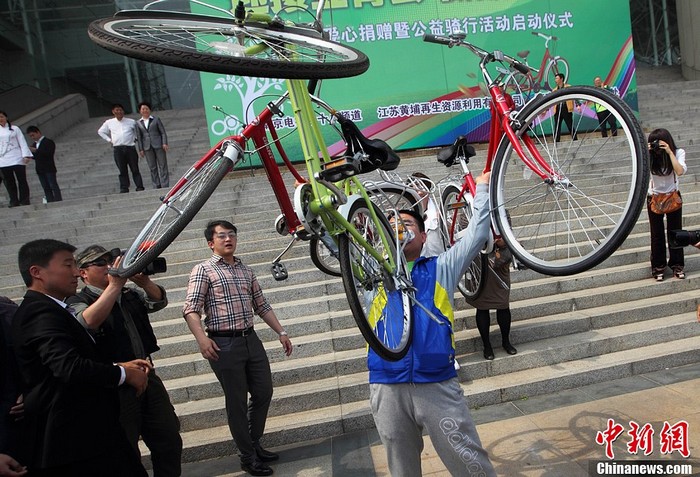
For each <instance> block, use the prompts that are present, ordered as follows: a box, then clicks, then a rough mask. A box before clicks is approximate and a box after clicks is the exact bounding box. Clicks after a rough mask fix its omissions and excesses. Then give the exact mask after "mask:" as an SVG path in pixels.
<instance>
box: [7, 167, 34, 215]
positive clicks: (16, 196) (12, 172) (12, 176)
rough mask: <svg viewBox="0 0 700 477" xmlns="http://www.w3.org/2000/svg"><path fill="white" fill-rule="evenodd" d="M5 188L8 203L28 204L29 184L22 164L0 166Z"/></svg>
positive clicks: (25, 169)
mask: <svg viewBox="0 0 700 477" xmlns="http://www.w3.org/2000/svg"><path fill="white" fill-rule="evenodd" d="M0 170H2V176H3V179H5V189H7V193H8V194H9V196H10V205H13V206H15V205H29V184H27V168H26V167H25V166H23V165H16V166H9V167H0Z"/></svg>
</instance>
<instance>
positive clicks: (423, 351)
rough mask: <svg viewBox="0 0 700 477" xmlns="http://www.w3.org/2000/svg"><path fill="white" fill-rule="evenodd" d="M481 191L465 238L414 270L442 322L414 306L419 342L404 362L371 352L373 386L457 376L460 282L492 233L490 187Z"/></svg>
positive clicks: (424, 298)
mask: <svg viewBox="0 0 700 477" xmlns="http://www.w3.org/2000/svg"><path fill="white" fill-rule="evenodd" d="M476 190H477V194H476V198H475V201H474V216H473V219H472V221H471V222H470V223H469V226H468V227H467V229H466V231H465V233H464V235H463V236H462V238H461V239H460V240H458V241H457V243H455V245H454V246H453V247H452V248H450V249H449V250H448V251H446V252H444V253H442V254H440V255H438V256H437V257H430V258H424V257H420V258H419V259H418V260H416V262H415V263H414V265H413V270H412V271H411V279H412V281H413V285H414V286H415V288H416V290H417V291H416V299H417V300H418V301H419V302H420V303H421V304H422V305H423V306H424V307H425V308H427V309H429V310H430V311H431V312H432V313H433V315H435V317H436V318H438V319H439V320H440V321H441V322H442V324H438V323H436V322H435V320H433V319H432V318H431V317H430V316H429V315H428V314H427V313H426V312H425V311H424V310H423V309H422V308H421V307H419V306H417V305H413V310H412V311H413V341H412V344H411V346H410V348H409V350H408V353H406V356H405V357H404V358H403V359H401V360H399V361H385V360H384V359H382V358H380V357H379V356H378V355H377V354H376V353H375V352H374V351H372V349H370V350H369V353H368V356H367V367H368V368H369V382H370V383H381V384H395V383H436V382H441V381H445V380H447V379H450V378H453V377H455V376H457V372H456V371H455V368H454V359H455V344H454V332H453V329H452V328H453V325H454V310H453V306H454V293H455V289H456V288H457V284H458V283H459V279H460V278H461V276H462V275H463V274H464V272H465V271H466V269H467V267H468V266H469V264H470V263H471V262H472V260H473V259H474V257H476V254H477V253H479V252H480V251H481V249H482V248H483V247H484V244H485V243H486V241H487V239H488V234H489V233H490V227H489V225H490V220H489V205H488V185H486V184H480V185H478V186H477V189H476Z"/></svg>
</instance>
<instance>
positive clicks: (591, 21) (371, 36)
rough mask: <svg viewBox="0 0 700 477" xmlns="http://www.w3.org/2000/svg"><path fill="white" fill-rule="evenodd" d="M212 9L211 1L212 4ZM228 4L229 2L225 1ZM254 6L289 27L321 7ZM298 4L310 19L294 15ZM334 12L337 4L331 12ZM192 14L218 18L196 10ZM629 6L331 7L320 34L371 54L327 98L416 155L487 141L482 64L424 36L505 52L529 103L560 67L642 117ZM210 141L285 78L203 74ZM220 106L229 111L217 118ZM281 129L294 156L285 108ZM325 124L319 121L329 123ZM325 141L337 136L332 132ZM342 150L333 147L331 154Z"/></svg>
mask: <svg viewBox="0 0 700 477" xmlns="http://www.w3.org/2000/svg"><path fill="white" fill-rule="evenodd" d="M210 3H214V4H216V2H210ZM219 3H220V5H219V6H221V7H223V8H230V7H231V5H230V3H229V2H228V1H219ZM244 3H245V4H246V6H247V8H248V9H249V10H250V9H252V10H254V11H256V12H260V13H269V14H274V13H276V12H281V13H280V16H282V17H283V18H285V19H289V20H292V21H302V22H308V21H310V20H311V13H309V12H313V11H315V8H316V6H317V3H316V2H312V1H309V0H272V1H267V0H246V1H245V2H244ZM297 7H302V8H304V9H307V10H308V11H304V10H299V8H297ZM329 7H332V8H329ZM191 8H192V11H193V12H197V13H206V14H213V12H212V11H211V10H210V9H203V8H202V7H200V6H198V5H195V4H192V7H191ZM629 18H630V14H629V3H628V2H627V1H623V0H587V1H585V2H581V1H576V2H573V1H565V0H368V1H364V0H333V1H332V2H331V1H330V0H329V2H328V4H327V5H326V10H325V12H324V18H323V21H324V26H325V28H326V31H327V32H328V33H329V34H330V38H331V40H334V41H338V42H341V43H346V44H349V45H351V46H353V47H355V48H357V49H359V50H361V51H363V52H364V53H365V54H367V56H368V57H369V58H370V68H369V70H368V71H367V72H366V73H364V74H363V75H361V76H358V77H354V78H347V79H339V80H326V81H324V82H323V85H322V88H321V92H320V97H321V98H322V99H323V100H324V101H326V102H328V103H329V104H331V105H332V106H333V107H334V108H336V109H338V110H341V111H343V114H346V115H347V116H348V117H350V118H351V119H353V120H354V121H356V122H357V123H358V124H359V125H360V127H361V128H363V131H364V133H365V134H366V135H367V136H368V137H375V138H380V139H384V140H385V141H387V142H388V143H389V144H390V145H391V146H392V147H394V148H396V149H398V150H401V149H413V148H424V147H433V146H440V145H444V144H449V143H451V142H452V141H453V140H454V139H455V138H456V137H457V136H459V135H466V136H467V137H468V138H469V139H470V140H471V141H474V142H482V141H486V140H487V138H488V128H489V124H488V120H489V109H488V108H489V100H490V98H488V95H487V94H486V92H485V88H484V84H483V79H482V77H481V72H480V71H479V70H478V67H477V66H478V58H477V57H476V56H475V55H473V54H472V53H471V52H469V51H468V50H466V49H464V48H447V47H445V46H441V45H436V44H431V43H425V42H424V41H423V39H422V37H423V35H424V34H425V33H432V34H440V35H444V34H449V33H452V32H457V31H461V32H465V33H466V34H467V38H466V39H467V41H469V42H471V43H473V44H474V45H477V46H479V47H481V48H484V49H486V50H489V51H492V50H501V51H503V52H504V53H506V54H508V55H510V56H513V57H519V58H520V59H521V60H522V61H523V62H527V64H529V65H530V66H532V67H534V68H537V69H538V70H539V72H538V73H533V77H532V79H531V81H532V85H533V87H532V88H531V89H530V91H528V92H525V93H523V94H522V95H517V96H516V97H515V100H516V104H522V103H523V102H524V101H527V99H528V98H529V97H531V96H532V95H534V94H546V92H547V91H548V90H549V89H550V88H551V86H552V84H551V82H552V81H553V79H552V76H553V72H554V71H561V72H564V73H565V74H566V75H567V82H568V83H570V84H572V85H577V84H586V85H591V84H593V78H594V77H595V76H600V77H601V78H602V79H603V81H604V82H605V83H606V84H607V85H608V86H609V87H610V88H612V89H613V90H614V91H615V92H616V93H617V94H619V95H620V96H621V97H622V98H623V99H624V100H625V101H626V102H627V103H628V104H630V106H632V108H633V109H635V110H636V109H637V90H636V80H635V63H634V55H633V49H632V37H631V28H630V20H629ZM202 88H203V95H204V103H205V105H206V107H207V120H208V123H209V134H210V139H211V142H212V144H214V143H216V142H218V141H219V140H221V139H222V138H223V137H225V136H227V135H231V134H236V133H238V132H239V131H240V130H241V125H242V124H244V123H246V122H248V121H250V120H251V119H252V118H253V117H254V116H255V115H256V114H257V112H259V111H260V110H261V109H262V108H263V107H264V106H265V104H267V103H268V102H269V101H270V100H271V99H272V98H273V97H274V96H279V95H280V94H282V93H283V92H284V88H285V84H284V81H283V80H272V79H260V78H248V77H240V76H227V75H219V74H209V73H202ZM213 106H219V107H220V108H222V109H223V110H224V111H226V113H227V115H224V114H222V113H221V112H218V111H215V110H214V108H213ZM284 113H285V117H282V118H277V119H276V120H275V125H276V126H278V127H279V132H280V135H284V134H286V133H290V135H289V137H287V138H286V139H285V140H284V145H285V149H286V150H287V151H288V152H289V154H290V157H292V158H297V157H298V154H297V151H298V149H299V147H298V142H299V141H298V137H297V136H296V132H295V131H294V119H293V116H292V115H291V112H290V111H289V107H287V108H286V109H285V111H284ZM322 120H323V118H322ZM327 129H328V132H327V139H328V141H329V143H334V142H336V141H337V140H338V135H337V133H335V132H334V131H333V130H332V129H331V128H330V127H329V128H327ZM333 149H334V150H337V149H338V148H337V147H336V148H333Z"/></svg>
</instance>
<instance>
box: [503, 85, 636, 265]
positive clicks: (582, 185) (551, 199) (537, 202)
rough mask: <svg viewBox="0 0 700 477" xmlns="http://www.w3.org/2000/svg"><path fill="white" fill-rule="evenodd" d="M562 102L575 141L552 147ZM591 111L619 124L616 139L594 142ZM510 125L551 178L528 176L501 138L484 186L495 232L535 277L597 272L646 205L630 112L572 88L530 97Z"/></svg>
mask: <svg viewBox="0 0 700 477" xmlns="http://www.w3.org/2000/svg"><path fill="white" fill-rule="evenodd" d="M567 101H574V102H575V104H578V105H579V106H577V107H575V113H574V115H573V121H572V128H573V129H574V131H573V133H575V134H574V135H575V136H577V140H574V137H573V136H571V137H569V138H566V141H562V142H557V141H556V140H555V139H556V138H555V135H554V134H553V133H554V132H555V130H556V122H557V121H556V119H555V118H554V115H553V114H552V112H553V111H554V108H555V106H556V105H557V104H562V105H565V104H566V102H567ZM596 105H598V106H601V107H605V108H606V109H607V110H608V111H609V112H610V114H612V115H613V116H614V118H615V120H616V122H617V123H618V124H619V125H620V126H619V128H618V129H617V132H618V136H617V137H607V138H605V137H602V133H601V129H600V125H599V123H598V119H597V116H596V114H595V111H596V108H595V106H596ZM563 107H566V106H563ZM515 123H517V124H519V125H520V127H519V128H518V130H517V131H516V133H517V135H518V136H519V137H522V138H525V137H526V136H527V137H529V138H530V139H531V140H533V141H534V143H535V146H536V147H537V149H538V150H539V151H540V154H541V155H542V157H543V158H544V160H545V161H546V162H547V164H548V165H549V166H550V167H551V168H552V169H553V171H554V175H547V177H546V180H543V179H542V178H540V176H539V175H537V174H534V173H532V172H531V169H528V168H527V167H526V166H525V165H524V163H523V162H522V161H521V160H520V157H519V156H518V154H517V153H516V152H514V150H513V146H512V144H511V143H510V141H509V140H508V139H507V138H506V137H505V136H504V137H503V138H502V139H501V143H500V144H499V146H498V149H497V152H496V156H495V159H494V164H493V172H492V175H491V187H490V199H491V207H492V209H491V212H492V216H493V218H494V220H495V223H496V226H497V227H498V230H499V231H500V233H501V235H502V236H503V238H504V239H505V241H506V243H507V244H508V246H509V247H510V249H511V251H512V252H513V254H514V255H515V256H516V257H517V258H518V259H519V260H520V261H521V262H522V263H524V264H525V265H526V266H527V267H528V268H531V269H533V270H535V271H538V272H540V273H544V274H547V275H572V274H575V273H580V272H583V271H585V270H588V269H590V268H592V267H594V266H596V265H598V264H599V263H601V262H602V261H603V260H605V259H606V258H608V257H609V256H610V255H611V254H612V253H613V252H614V251H615V250H617V248H618V247H619V246H620V245H621V244H622V242H623V241H624V240H625V238H626V237H627V236H628V235H629V233H630V232H631V230H632V228H633V227H634V225H635V223H636V221H637V218H638V217H639V214H640V212H641V210H642V207H643V206H644V202H645V199H646V191H647V187H648V184H649V160H648V151H647V145H646V141H645V137H644V133H643V131H642V128H641V126H640V124H639V122H638V121H637V120H636V118H635V116H634V113H633V112H632V110H631V109H630V108H629V106H627V104H625V103H624V102H623V101H622V100H620V99H619V98H618V97H617V96H615V95H614V94H612V93H610V92H608V91H606V90H604V89H602V88H594V87H591V86H572V87H568V88H563V89H562V90H558V91H556V92H553V93H550V94H548V95H547V96H542V97H540V98H537V99H536V100H534V101H533V102H532V103H530V104H529V105H527V106H526V107H525V108H524V109H523V110H522V111H521V112H520V113H519V114H518V116H517V118H516V120H515ZM560 139H563V138H560ZM528 173H530V174H528ZM509 214H510V217H511V219H512V224H511V223H510V222H509V220H508V215H509Z"/></svg>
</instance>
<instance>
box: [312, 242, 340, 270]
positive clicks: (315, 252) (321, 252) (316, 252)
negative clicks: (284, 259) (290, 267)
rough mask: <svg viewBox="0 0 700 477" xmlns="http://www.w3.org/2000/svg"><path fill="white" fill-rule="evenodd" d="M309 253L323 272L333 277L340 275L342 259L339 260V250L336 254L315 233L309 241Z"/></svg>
mask: <svg viewBox="0 0 700 477" xmlns="http://www.w3.org/2000/svg"><path fill="white" fill-rule="evenodd" d="M331 240H332V239H331ZM336 247H337V246H336ZM309 255H310V257H311V261H312V262H313V264H314V265H316V268H318V269H319V270H321V271H322V272H323V273H325V274H326V275H331V276H333V277H339V276H340V261H339V260H338V252H336V253H335V255H334V254H333V252H331V250H330V249H329V248H328V246H327V245H326V244H325V243H323V241H322V240H321V239H319V238H318V237H317V236H315V235H314V236H312V237H311V240H310V241H309Z"/></svg>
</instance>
